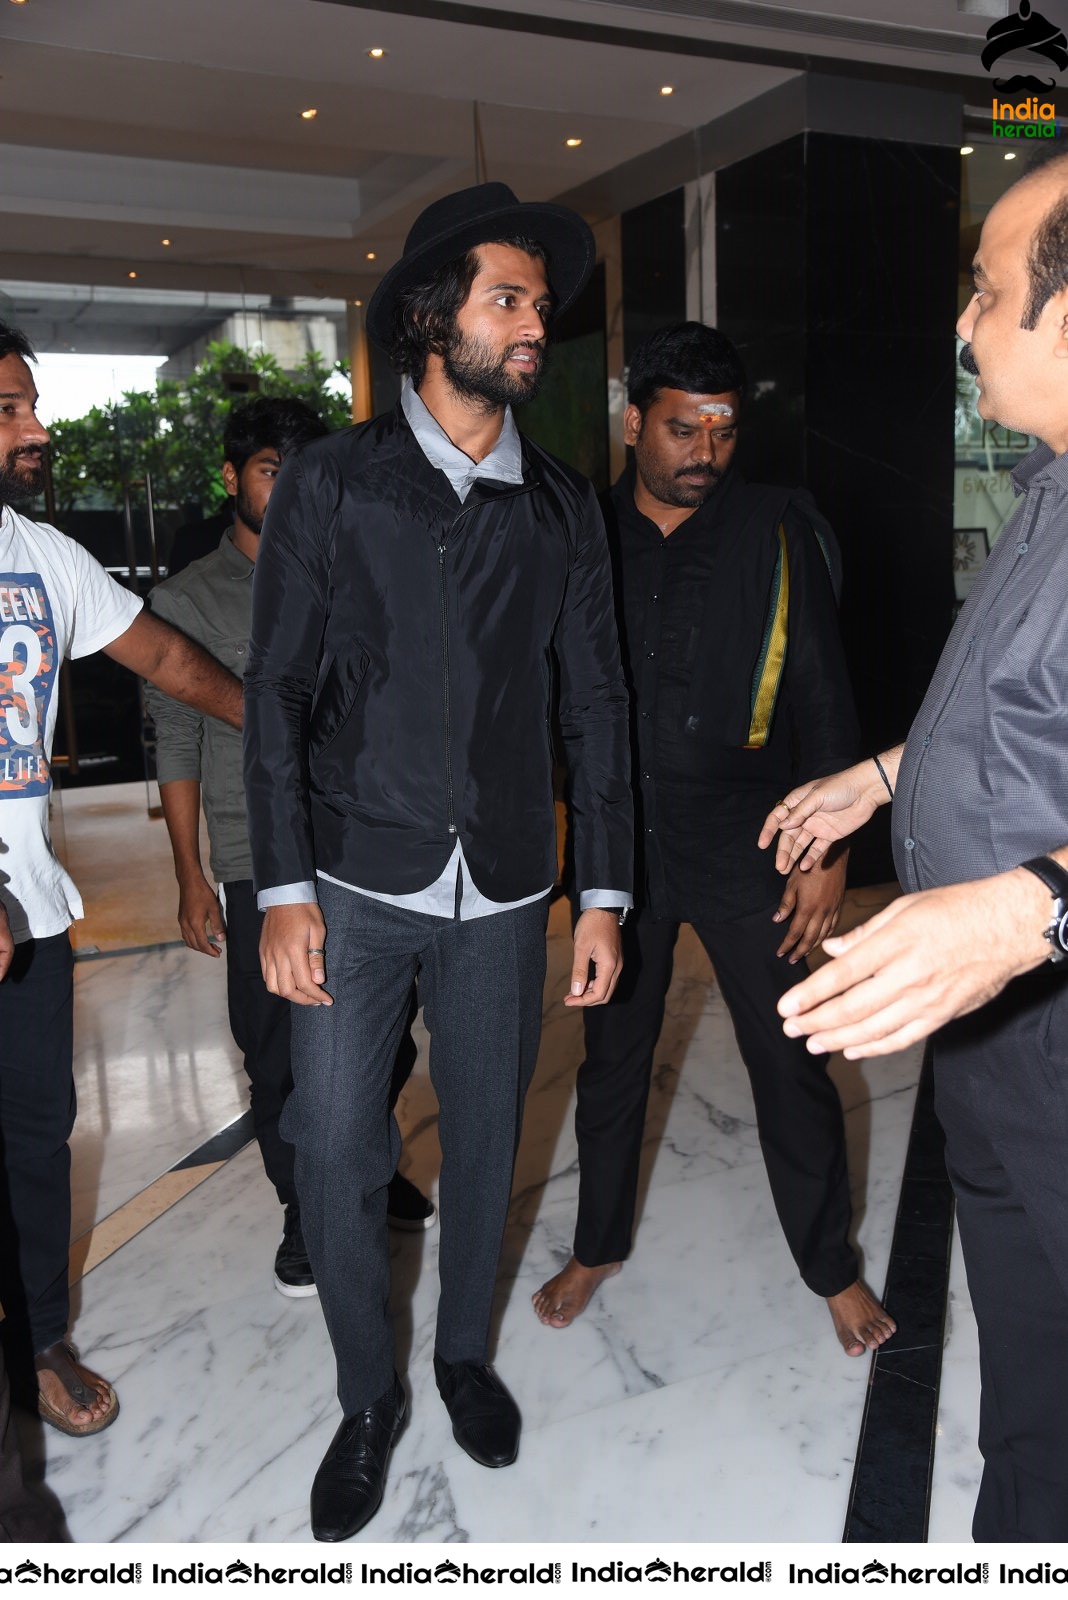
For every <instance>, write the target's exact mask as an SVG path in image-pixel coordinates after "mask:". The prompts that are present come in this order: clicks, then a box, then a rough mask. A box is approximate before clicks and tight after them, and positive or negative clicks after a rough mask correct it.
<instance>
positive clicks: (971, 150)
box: [960, 144, 975, 156]
mask: <svg viewBox="0 0 1068 1600" xmlns="http://www.w3.org/2000/svg"><path fill="white" fill-rule="evenodd" d="M960 153H961V155H962V156H972V155H974V154H975V146H974V144H962V145H961V147H960Z"/></svg>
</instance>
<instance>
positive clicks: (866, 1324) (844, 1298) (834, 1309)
mask: <svg viewBox="0 0 1068 1600" xmlns="http://www.w3.org/2000/svg"><path fill="white" fill-rule="evenodd" d="M827 1305H828V1308H829V1310H830V1313H831V1320H832V1321H833V1323H834V1331H835V1333H836V1334H837V1335H838V1342H839V1344H840V1345H841V1346H842V1349H843V1350H844V1351H845V1353H846V1355H847V1356H862V1355H863V1354H864V1352H865V1350H878V1348H879V1346H880V1345H881V1344H885V1343H886V1341H887V1339H889V1337H890V1335H891V1334H892V1333H896V1332H897V1323H896V1322H895V1321H894V1319H893V1317H891V1316H889V1315H888V1313H887V1312H886V1311H885V1310H884V1308H883V1307H882V1306H881V1305H880V1304H879V1302H878V1300H876V1298H875V1296H874V1295H873V1294H872V1292H871V1290H870V1289H869V1288H868V1285H867V1284H866V1283H863V1282H862V1281H861V1280H860V1278H858V1279H857V1281H856V1283H851V1284H850V1285H849V1288H848V1289H843V1290H842V1292H841V1294H831V1295H828V1296H827Z"/></svg>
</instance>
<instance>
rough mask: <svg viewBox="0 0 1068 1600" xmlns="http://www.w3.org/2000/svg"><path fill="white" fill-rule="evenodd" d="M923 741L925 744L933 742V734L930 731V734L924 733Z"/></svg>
mask: <svg viewBox="0 0 1068 1600" xmlns="http://www.w3.org/2000/svg"><path fill="white" fill-rule="evenodd" d="M923 742H924V744H930V742H931V735H930V734H929V733H928V734H925V735H924V740H923Z"/></svg>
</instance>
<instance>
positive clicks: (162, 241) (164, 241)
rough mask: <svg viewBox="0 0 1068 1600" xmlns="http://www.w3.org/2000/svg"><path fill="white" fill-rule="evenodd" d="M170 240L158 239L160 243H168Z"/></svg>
mask: <svg viewBox="0 0 1068 1600" xmlns="http://www.w3.org/2000/svg"><path fill="white" fill-rule="evenodd" d="M170 242H171V241H170V240H169V239H161V240H160V244H170Z"/></svg>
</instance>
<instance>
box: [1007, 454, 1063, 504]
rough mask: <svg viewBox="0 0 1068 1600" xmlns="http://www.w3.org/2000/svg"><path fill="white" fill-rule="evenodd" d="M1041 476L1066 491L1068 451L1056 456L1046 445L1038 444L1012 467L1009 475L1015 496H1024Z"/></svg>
mask: <svg viewBox="0 0 1068 1600" xmlns="http://www.w3.org/2000/svg"><path fill="white" fill-rule="evenodd" d="M1042 475H1045V476H1046V477H1047V478H1052V480H1053V482H1054V483H1056V484H1057V485H1058V486H1059V487H1060V488H1061V489H1068V451H1066V452H1065V453H1064V454H1063V455H1059V456H1058V455H1054V453H1053V451H1052V450H1051V449H1050V447H1049V445H1048V444H1040V445H1038V446H1037V448H1036V449H1034V450H1032V451H1031V454H1030V455H1029V456H1025V457H1024V459H1023V460H1022V461H1021V462H1019V463H1018V464H1017V465H1016V466H1015V467H1013V469H1012V472H1011V474H1010V476H1011V478H1012V482H1013V487H1014V489H1015V491H1016V493H1017V494H1026V493H1027V491H1028V490H1029V489H1030V488H1031V485H1032V484H1033V483H1034V482H1035V480H1036V478H1038V477H1040V476H1042Z"/></svg>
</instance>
